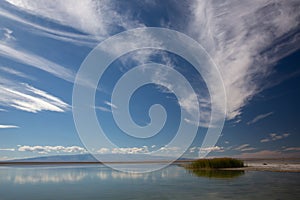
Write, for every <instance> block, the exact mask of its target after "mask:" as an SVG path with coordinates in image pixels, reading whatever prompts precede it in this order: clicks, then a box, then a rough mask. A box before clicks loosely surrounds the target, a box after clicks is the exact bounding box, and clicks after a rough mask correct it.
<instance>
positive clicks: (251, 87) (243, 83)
mask: <svg viewBox="0 0 300 200" xmlns="http://www.w3.org/2000/svg"><path fill="white" fill-rule="evenodd" d="M190 9H191V11H192V14H193V16H192V17H191V22H190V24H189V26H190V28H189V32H190V34H191V35H193V36H194V37H195V38H197V40H198V41H199V42H200V43H201V44H202V45H203V46H204V48H205V49H206V50H207V51H208V52H209V53H210V55H211V56H212V58H213V59H214V61H215V62H216V63H217V64H218V66H219V69H220V72H221V74H222V77H223V81H224V85H225V89H226V93H227V103H228V105H227V106H228V118H229V119H234V118H236V117H237V116H239V115H240V114H241V112H242V108H243V107H244V106H245V105H247V104H248V102H249V100H251V99H252V98H253V96H254V95H255V94H257V93H258V92H260V91H261V90H263V89H264V88H265V87H266V85H268V84H265V85H264V84H262V83H263V81H264V80H265V78H266V77H268V76H269V75H270V74H271V73H272V72H273V71H272V66H273V65H274V64H275V63H276V62H277V61H278V60H280V59H281V58H283V57H285V56H287V55H289V54H291V53H292V52H295V51H296V50H298V49H299V43H300V39H299V38H300V37H299V34H300V33H299V30H300V24H299V17H300V13H299V12H298V11H297V10H299V9H300V3H299V1H297V0H292V1H284V0H280V1H276V2H274V1H268V0H263V1H261V0H255V1H243V2H240V1H223V2H222V3H219V2H215V1H209V0H207V1H194V3H193V4H191V7H190ZM220 100H221V101H223V100H222V99H220Z"/></svg>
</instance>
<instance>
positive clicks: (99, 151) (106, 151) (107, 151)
mask: <svg viewBox="0 0 300 200" xmlns="http://www.w3.org/2000/svg"><path fill="white" fill-rule="evenodd" d="M97 153H100V154H104V153H109V149H108V148H101V149H99V150H98V151H97Z"/></svg>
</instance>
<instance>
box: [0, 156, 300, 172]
mask: <svg viewBox="0 0 300 200" xmlns="http://www.w3.org/2000/svg"><path fill="white" fill-rule="evenodd" d="M192 161H193V160H178V161H175V162H173V163H172V164H173V165H176V164H177V165H179V166H183V165H184V164H187V163H190V162H192ZM243 161H244V164H245V167H240V168H220V169H211V170H228V171H230V170H232V171H238V170H239V171H240V170H243V171H268V172H295V173H300V159H293V160H289V159H284V160H282V159H251V160H250V159H247V160H246V159H245V160H243ZM169 162H170V161H167V160H164V161H132V162H97V161H92V162H73V161H70V162H61V161H57V162H10V161H6V162H5V161H2V162H0V167H2V166H30V165H31V166H32V165H33V166H44V165H95V164H99V165H105V164H164V163H169ZM203 170H205V169H203ZM206 170H207V169H206Z"/></svg>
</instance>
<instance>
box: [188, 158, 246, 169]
mask: <svg viewBox="0 0 300 200" xmlns="http://www.w3.org/2000/svg"><path fill="white" fill-rule="evenodd" d="M244 166H245V165H244V162H243V161H242V160H239V159H235V158H212V159H198V160H195V161H193V162H191V163H189V164H187V165H185V166H184V167H185V168H187V169H199V170H201V169H205V170H207V169H225V168H242V167H244Z"/></svg>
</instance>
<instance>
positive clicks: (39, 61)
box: [0, 42, 75, 82]
mask: <svg viewBox="0 0 300 200" xmlns="http://www.w3.org/2000/svg"><path fill="white" fill-rule="evenodd" d="M0 55H1V56H3V57H6V58H9V59H12V60H14V61H17V62H20V63H22V64H26V65H29V66H32V67H35V68H38V69H40V70H43V71H45V72H48V73H50V74H52V75H54V76H56V77H59V78H62V79H64V80H66V81H70V82H73V81H74V78H75V72H73V71H72V70H70V69H68V68H65V67H63V66H61V65H59V64H57V63H54V62H52V61H50V60H48V59H45V58H43V57H41V56H38V55H36V54H33V53H30V52H29V51H27V50H24V49H21V48H18V47H14V46H13V45H11V44H5V43H1V42H0Z"/></svg>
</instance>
